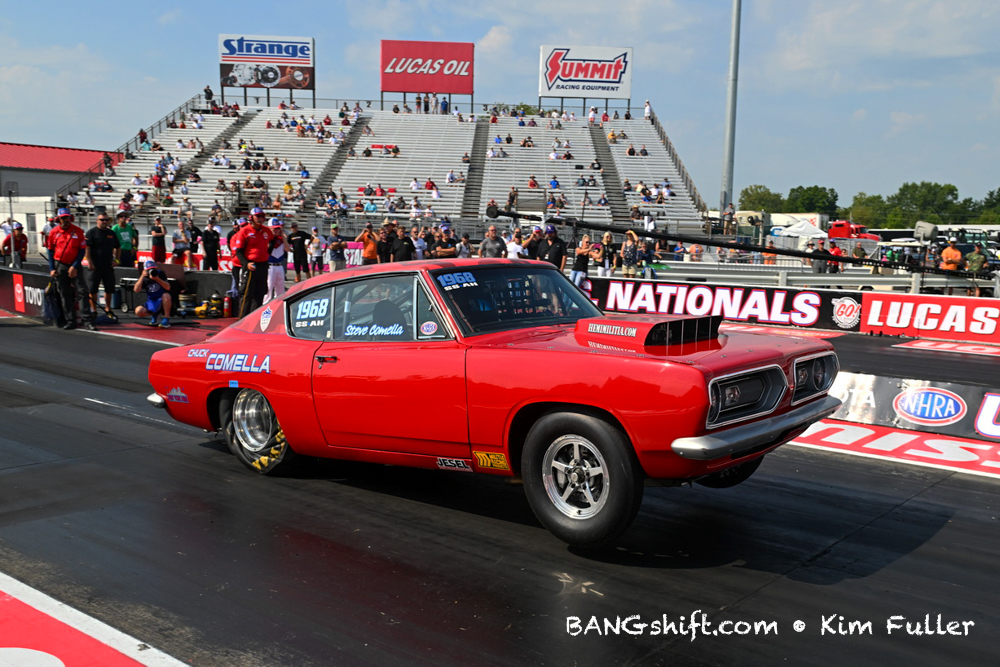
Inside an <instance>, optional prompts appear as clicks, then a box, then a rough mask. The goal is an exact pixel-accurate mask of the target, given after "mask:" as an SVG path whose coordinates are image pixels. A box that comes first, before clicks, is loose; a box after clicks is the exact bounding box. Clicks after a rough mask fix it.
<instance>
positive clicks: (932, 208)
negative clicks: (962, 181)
mask: <svg viewBox="0 0 1000 667" xmlns="http://www.w3.org/2000/svg"><path fill="white" fill-rule="evenodd" d="M886 203H887V204H888V205H889V206H890V207H892V208H894V209H899V216H900V219H901V220H902V221H903V223H904V224H903V225H902V226H903V227H912V226H913V224H914V223H915V222H916V221H917V220H926V221H927V222H934V223H935V224H938V223H940V222H946V221H947V222H951V220H950V219H949V218H951V217H952V215H950V214H954V213H957V212H958V210H959V209H960V205H959V201H958V188H957V187H955V186H954V185H952V184H950V183H931V182H929V181H921V182H920V183H903V185H902V186H900V188H899V191H898V192H896V194H894V195H889V196H888V197H886ZM954 222H955V224H960V223H963V222H965V220H956V221H954Z"/></svg>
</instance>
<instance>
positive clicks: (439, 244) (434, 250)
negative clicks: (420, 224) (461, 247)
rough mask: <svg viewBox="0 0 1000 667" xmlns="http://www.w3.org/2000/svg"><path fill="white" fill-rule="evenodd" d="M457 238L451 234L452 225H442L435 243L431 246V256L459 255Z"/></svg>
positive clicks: (435, 236) (435, 237)
mask: <svg viewBox="0 0 1000 667" xmlns="http://www.w3.org/2000/svg"><path fill="white" fill-rule="evenodd" d="M457 245H458V244H457V243H456V242H455V239H454V238H452V235H451V227H449V226H448V225H441V231H440V232H438V233H437V234H435V235H434V244H433V245H432V246H431V250H430V253H431V257H434V258H437V259H441V258H444V257H457V256H458V249H457Z"/></svg>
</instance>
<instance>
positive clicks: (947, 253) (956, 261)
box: [941, 236, 965, 271]
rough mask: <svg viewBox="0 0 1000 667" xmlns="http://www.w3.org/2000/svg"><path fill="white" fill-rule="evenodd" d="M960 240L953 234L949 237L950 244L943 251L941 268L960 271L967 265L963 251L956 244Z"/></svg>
mask: <svg viewBox="0 0 1000 667" xmlns="http://www.w3.org/2000/svg"><path fill="white" fill-rule="evenodd" d="M957 242H958V238H957V237H955V236H952V237H951V238H949V239H948V245H947V247H945V248H944V250H942V251H941V268H942V269H945V270H947V271H959V270H961V269H962V268H963V267H964V265H965V259H964V257H962V251H961V250H959V249H958V248H957V247H956V246H955V244H956V243H957Z"/></svg>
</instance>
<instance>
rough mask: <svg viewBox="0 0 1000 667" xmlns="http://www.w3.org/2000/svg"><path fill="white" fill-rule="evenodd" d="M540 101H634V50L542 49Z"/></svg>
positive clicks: (585, 47)
mask: <svg viewBox="0 0 1000 667" xmlns="http://www.w3.org/2000/svg"><path fill="white" fill-rule="evenodd" d="M538 96H539V97H594V98H600V97H608V98H614V99H623V100H624V99H629V98H631V97H632V49H631V47H620V48H619V47H612V46H565V45H555V46H553V45H548V46H542V50H541V64H540V66H539V71H538Z"/></svg>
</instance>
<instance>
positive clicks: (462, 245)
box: [455, 232, 472, 259]
mask: <svg viewBox="0 0 1000 667" xmlns="http://www.w3.org/2000/svg"><path fill="white" fill-rule="evenodd" d="M455 253H456V257H458V258H459V259H468V258H470V257H472V243H470V242H469V232H465V233H464V234H462V240H461V241H459V242H458V245H457V246H455Z"/></svg>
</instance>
